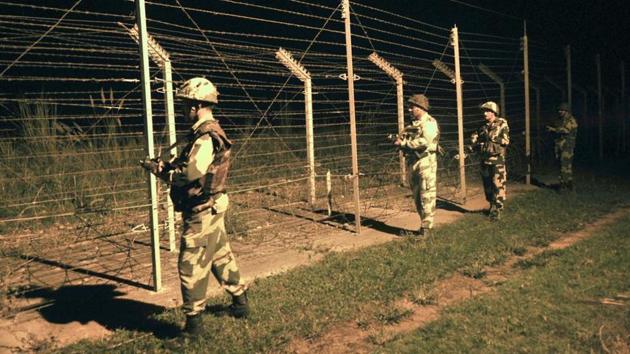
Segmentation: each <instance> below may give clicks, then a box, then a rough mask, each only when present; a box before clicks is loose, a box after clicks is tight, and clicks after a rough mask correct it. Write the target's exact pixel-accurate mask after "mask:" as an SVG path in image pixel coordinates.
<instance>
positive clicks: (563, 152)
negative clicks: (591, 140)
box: [547, 103, 578, 191]
mask: <svg viewBox="0 0 630 354" xmlns="http://www.w3.org/2000/svg"><path fill="white" fill-rule="evenodd" d="M577 128H578V125H577V122H576V120H575V118H574V117H573V115H571V108H570V107H569V104H567V103H561V104H560V105H558V119H557V121H556V122H555V124H554V125H552V126H547V130H548V131H550V132H553V133H554V134H555V146H554V152H555V155H556V160H558V163H559V165H560V178H559V180H560V191H565V190H570V191H573V190H574V186H573V171H572V169H573V150H574V149H575V138H576V135H577Z"/></svg>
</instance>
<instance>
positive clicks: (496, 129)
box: [479, 117, 506, 164]
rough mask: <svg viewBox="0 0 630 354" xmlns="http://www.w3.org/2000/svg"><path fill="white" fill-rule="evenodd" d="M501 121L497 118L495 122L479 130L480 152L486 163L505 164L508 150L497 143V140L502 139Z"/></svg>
mask: <svg viewBox="0 0 630 354" xmlns="http://www.w3.org/2000/svg"><path fill="white" fill-rule="evenodd" d="M501 119H502V118H498V117H497V119H496V120H495V121H494V122H492V123H486V124H484V125H483V126H482V127H481V128H480V129H479V150H480V151H479V152H480V153H481V159H482V160H483V161H484V162H485V163H491V164H504V163H505V153H506V148H505V146H501V144H500V143H499V142H497V139H499V138H500V137H499V133H500V130H501V125H502V124H501V123H502V121H501Z"/></svg>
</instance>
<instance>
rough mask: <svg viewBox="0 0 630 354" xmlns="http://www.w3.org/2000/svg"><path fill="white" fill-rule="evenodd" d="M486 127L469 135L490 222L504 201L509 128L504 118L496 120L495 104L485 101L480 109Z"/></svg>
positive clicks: (498, 212)
mask: <svg viewBox="0 0 630 354" xmlns="http://www.w3.org/2000/svg"><path fill="white" fill-rule="evenodd" d="M480 108H481V110H482V111H483V114H484V118H485V120H486V124H484V125H482V126H481V127H480V128H479V129H478V130H477V132H475V133H473V134H472V136H471V142H472V147H473V149H474V150H476V151H478V152H479V154H480V159H481V166H480V169H481V179H482V180H483V190H484V193H485V195H486V200H487V201H488V202H489V203H490V209H489V211H488V216H489V217H490V218H491V219H493V220H499V219H500V218H501V212H502V211H503V207H504V202H505V199H506V191H505V183H506V180H507V170H506V168H505V151H506V147H507V146H508V145H509V144H510V128H509V127H508V123H507V121H506V120H505V119H504V118H500V117H498V115H499V105H497V104H496V103H495V102H492V101H488V102H486V103H484V104H482V105H481V106H480Z"/></svg>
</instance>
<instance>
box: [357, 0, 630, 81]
mask: <svg viewBox="0 0 630 354" xmlns="http://www.w3.org/2000/svg"><path fill="white" fill-rule="evenodd" d="M361 3H366V4H367V3H369V4H371V5H373V6H375V7H379V8H383V9H389V10H390V11H392V12H396V13H399V14H402V15H405V16H408V17H413V18H417V19H419V20H421V21H425V22H429V23H432V24H435V25H439V26H446V27H448V26H452V25H453V24H457V25H458V26H459V27H460V28H461V29H460V30H461V31H466V30H468V31H474V32H478V33H488V34H497V35H503V36H513V37H517V36H522V34H523V19H524V20H526V21H527V32H528V36H529V38H530V40H533V41H537V42H539V43H541V44H544V45H546V46H549V47H559V48H561V47H563V46H565V45H567V44H569V45H571V48H572V51H573V56H574V57H573V60H574V62H576V64H578V65H577V66H576V67H575V69H576V71H578V72H576V73H574V74H579V71H580V70H588V67H587V66H585V65H584V64H582V65H579V64H580V62H585V64H586V63H589V64H592V63H593V62H594V55H595V54H596V53H600V54H601V58H602V64H603V65H602V67H603V68H607V67H608V68H610V66H614V68H618V66H619V61H620V60H624V61H625V62H626V65H627V63H628V62H630V42H629V41H628V39H629V37H630V1H628V0H582V1H577V0H438V1H431V2H426V1H425V2H420V1H414V0H390V1H372V0H364V1H361ZM466 4H468V5H466ZM592 65H594V64H592ZM604 71H606V70H604ZM626 71H628V70H627V69H626ZM615 73H617V74H616V75H617V77H618V70H614V71H613V72H612V73H608V75H606V74H607V73H606V72H605V73H604V77H606V76H612V75H614V74H615ZM589 74H590V73H589ZM617 77H615V78H616V79H617V80H618V78H617Z"/></svg>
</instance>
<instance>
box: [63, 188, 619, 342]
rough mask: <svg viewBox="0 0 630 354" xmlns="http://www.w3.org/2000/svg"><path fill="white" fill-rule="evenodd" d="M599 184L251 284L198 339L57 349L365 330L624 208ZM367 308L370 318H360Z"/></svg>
mask: <svg viewBox="0 0 630 354" xmlns="http://www.w3.org/2000/svg"><path fill="white" fill-rule="evenodd" d="M598 181H599V183H596V184H590V183H589V184H584V185H579V186H578V187H579V188H580V193H579V194H577V195H575V196H572V195H558V194H556V193H553V192H551V191H549V190H539V191H534V192H531V193H527V194H524V195H521V196H519V197H516V198H513V199H511V200H509V201H508V204H507V210H506V213H505V217H504V218H503V219H502V220H501V221H500V222H489V221H488V220H487V218H486V217H485V216H483V215H480V214H468V215H466V216H465V217H464V218H462V219H461V220H460V221H458V222H455V223H453V224H450V225H445V226H443V227H441V228H438V229H437V230H435V232H434V233H433V235H432V236H431V237H430V238H428V239H425V240H423V241H421V242H408V241H406V240H401V241H399V242H390V243H387V244H384V245H380V246H375V247H371V248H368V249H364V250H361V251H356V252H350V253H344V254H331V255H329V256H327V257H325V259H324V260H323V261H321V262H319V263H317V264H315V265H313V266H309V267H302V268H299V269H296V270H293V271H291V272H288V273H286V274H284V275H280V276H275V277H270V278H267V279H260V280H258V281H256V282H255V283H254V284H252V287H251V294H250V301H251V306H252V308H253V313H252V315H251V317H250V318H249V319H248V320H246V321H237V320H233V319H231V318H216V317H212V316H206V318H205V320H204V327H205V331H206V333H205V334H204V335H203V336H201V337H200V338H199V339H198V340H194V341H182V340H178V339H159V338H157V337H155V336H153V335H151V334H149V335H148V336H143V337H142V338H139V339H137V340H133V341H128V340H129V339H130V338H133V337H134V336H138V335H142V333H132V332H126V331H119V332H117V333H116V334H115V335H113V336H112V337H111V338H109V339H107V340H105V341H100V342H94V343H88V342H82V343H79V344H76V345H73V346H70V347H68V348H65V349H64V351H67V352H86V351H87V352H93V351H107V352H169V351H177V352H184V351H185V352H203V353H207V352H212V351H215V352H222V353H228V352H235V353H242V352H269V351H282V350H283V349H285V348H286V345H287V343H289V342H290V341H291V340H292V339H293V338H295V337H302V338H315V337H318V336H320V335H321V334H323V333H324V332H325V331H327V330H328V329H330V328H331V327H332V326H334V325H335V324H337V323H340V322H345V321H357V323H358V325H359V326H360V325H361V323H363V325H364V326H365V325H367V323H368V322H369V321H370V320H372V319H377V320H378V319H379V318H381V319H382V322H385V323H387V322H388V321H393V322H394V323H395V320H396V319H398V320H400V318H402V317H404V316H405V314H404V311H400V312H396V311H394V312H396V313H394V312H391V313H389V312H387V311H385V312H379V311H383V310H382V309H383V308H386V307H387V306H388V305H389V304H391V303H393V302H394V301H395V300H398V299H401V298H403V297H407V298H409V299H410V300H411V301H428V302H431V301H434V300H432V299H431V295H430V294H431V291H430V290H431V289H430V287H431V285H432V284H434V283H435V282H436V281H437V280H439V279H443V278H445V277H447V276H449V275H451V274H453V273H455V272H467V271H468V270H472V271H470V274H471V275H473V276H474V274H477V273H475V272H474V270H475V269H477V270H478V269H482V267H484V266H487V265H496V264H499V263H501V262H503V261H504V260H505V259H506V258H507V257H509V256H511V255H512V254H514V253H515V250H517V249H521V248H525V247H530V246H537V245H544V244H548V243H549V242H551V241H552V240H554V239H555V238H557V237H558V235H559V234H560V233H563V232H569V231H574V230H577V229H579V228H581V227H583V225H584V224H586V223H588V222H591V221H593V220H595V219H597V218H598V217H600V216H601V215H603V214H606V213H608V212H610V211H611V210H613V209H615V208H616V207H618V206H619V205H620V204H624V203H627V202H628V200H627V196H628V195H629V193H628V192H629V191H630V183H629V182H628V181H627V179H614V178H608V179H602V178H598ZM555 258H558V257H555ZM550 262H555V259H554V260H550ZM423 293H424V295H422V294H423ZM418 294H420V295H421V296H420V299H419V300H418ZM423 298H424V299H423ZM224 301H226V298H217V299H213V300H212V303H211V304H210V305H213V304H217V303H223V302H224ZM366 304H370V306H369V307H370V308H372V309H373V310H372V311H370V313H372V314H374V315H375V316H376V317H374V316H372V315H370V316H365V315H363V313H364V309H365V307H366ZM379 316H380V317H379ZM160 320H161V321H163V322H164V323H165V325H169V324H170V325H172V324H174V323H181V322H182V321H183V316H182V314H181V312H180V311H179V310H167V311H165V313H164V314H162V315H161V316H160ZM488 321H489V322H492V321H491V319H488ZM447 327H448V326H447ZM121 343H122V344H121ZM118 344H120V345H118ZM116 345H117V346H116ZM114 346H115V347H114Z"/></svg>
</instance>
